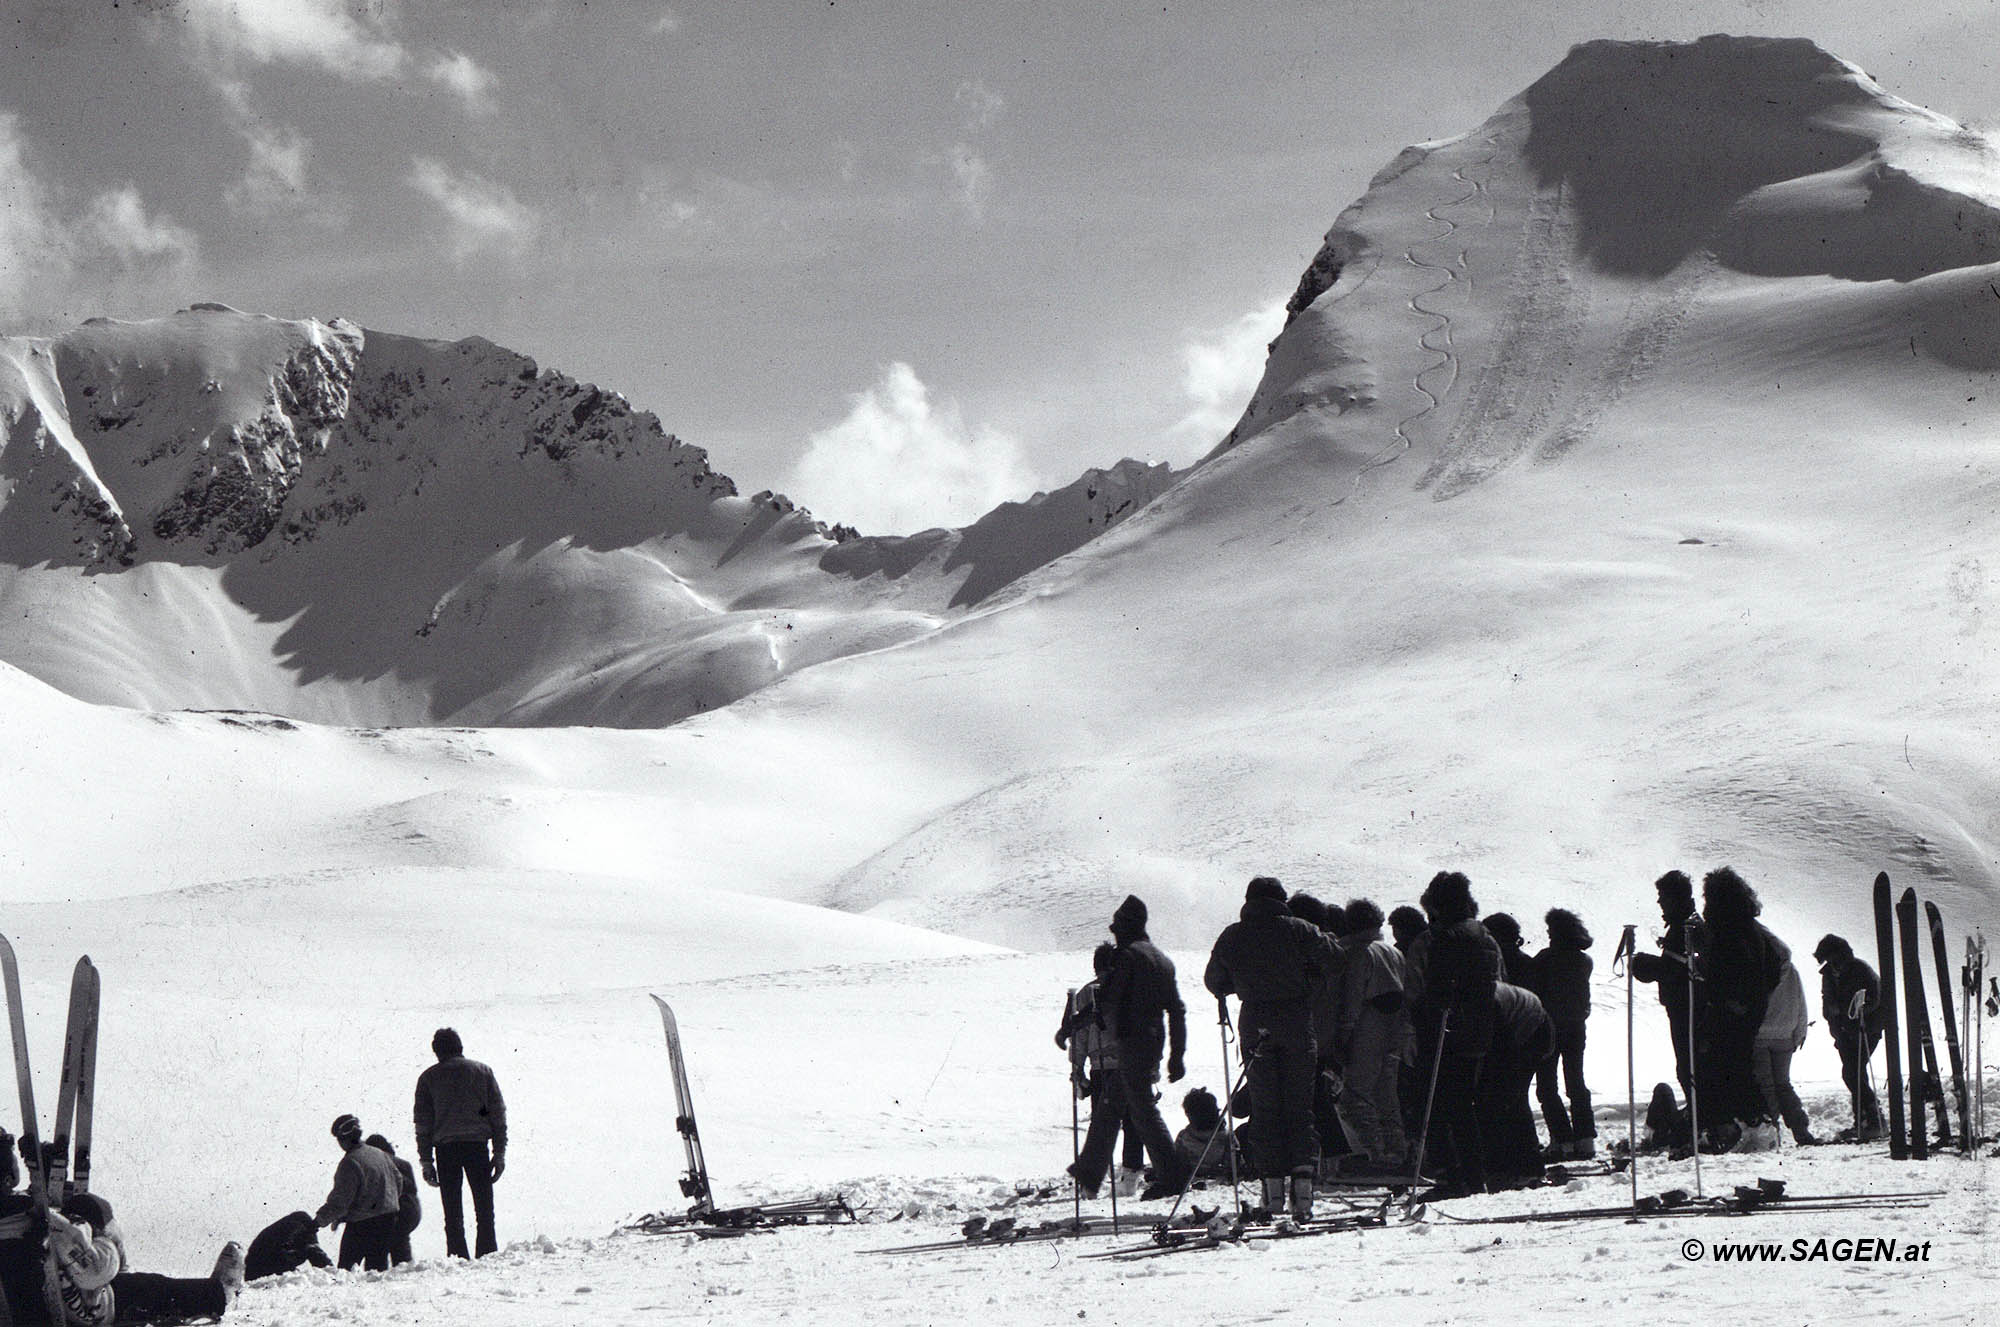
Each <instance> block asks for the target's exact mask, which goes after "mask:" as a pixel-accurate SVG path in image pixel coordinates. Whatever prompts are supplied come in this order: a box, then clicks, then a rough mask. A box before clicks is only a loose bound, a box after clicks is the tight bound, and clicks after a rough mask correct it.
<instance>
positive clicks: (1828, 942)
mask: <svg viewBox="0 0 2000 1327" xmlns="http://www.w3.org/2000/svg"><path fill="white" fill-rule="evenodd" d="M1813 958H1814V959H1815V960H1817V961H1818V963H1819V977H1820V1013H1821V1014H1822V1015H1824V1016H1825V1018H1826V1030H1827V1032H1828V1033H1830V1034H1831V1035H1832V1037H1833V1044H1834V1048H1835V1049H1836V1050H1838V1051H1839V1052H1840V1077H1841V1081H1842V1082H1844V1083H1846V1084H1847V1092H1848V1095H1849V1097H1851V1098H1854V1099H1856V1100H1858V1101H1859V1103H1860V1109H1859V1112H1858V1113H1859V1116H1860V1129H1859V1132H1858V1134H1856V1135H1855V1141H1857V1142H1873V1141H1875V1140H1876V1139H1878V1138H1880V1137H1881V1136H1882V1132H1883V1130H1882V1104H1881V1102H1879V1101H1877V1100H1876V1098H1875V1089H1874V1088H1872V1087H1870V1086H1869V1083H1868V1058H1869V1057H1870V1056H1871V1055H1873V1054H1874V1053H1875V1043H1877V1042H1879V1041H1880V1040H1881V1039H1882V982H1881V979H1880V978H1879V977H1877V976H1876V975H1875V969H1873V968H1871V967H1869V966H1868V965H1867V964H1866V963H1864V962H1863V961H1862V960H1861V959H1859V958H1857V957H1855V954H1854V948H1853V946H1852V945H1849V944H1848V943H1847V941H1845V940H1843V939H1841V938H1840V937H1839V936H1837V935H1828V936H1825V937H1823V938H1822V939H1821V940H1820V942H1819V944H1818V945H1817V946H1816V947H1815V948H1814V949H1813ZM1857 995H1859V996H1861V1001H1862V1003H1861V1017H1860V1018H1859V1019H1857V1018H1855V1017H1854V1016H1853V1015H1852V1014H1851V1013H1850V1012H1849V1011H1850V1010H1852V1009H1853V1008H1854V999H1855V996H1857Z"/></svg>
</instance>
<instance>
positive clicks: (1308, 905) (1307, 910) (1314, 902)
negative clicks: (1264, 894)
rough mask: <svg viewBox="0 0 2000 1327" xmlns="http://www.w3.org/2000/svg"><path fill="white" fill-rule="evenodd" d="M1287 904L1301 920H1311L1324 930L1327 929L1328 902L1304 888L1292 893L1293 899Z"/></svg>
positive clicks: (1293, 914)
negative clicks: (1322, 900)
mask: <svg viewBox="0 0 2000 1327" xmlns="http://www.w3.org/2000/svg"><path fill="white" fill-rule="evenodd" d="M1285 906H1286V907H1288V908H1290V909H1291V910H1292V916H1294V917H1297V918H1298V919H1299V920H1300V921H1307V922H1311V923H1312V924H1313V925H1314V926H1317V927H1319V928H1320V929H1321V930H1322V931H1323V930H1325V929H1326V904H1324V903H1322V902H1320V901H1319V900H1318V899H1317V898H1314V897H1313V896H1312V895H1311V894H1308V893H1306V892H1305V891H1304V890H1300V891H1299V892H1298V893H1296V894H1294V895H1292V897H1291V901H1290V902H1289V903H1287V904H1286V905H1285Z"/></svg>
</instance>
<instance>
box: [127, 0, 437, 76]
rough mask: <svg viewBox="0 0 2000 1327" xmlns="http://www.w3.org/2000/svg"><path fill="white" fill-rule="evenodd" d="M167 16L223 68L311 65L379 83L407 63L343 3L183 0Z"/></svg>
mask: <svg viewBox="0 0 2000 1327" xmlns="http://www.w3.org/2000/svg"><path fill="white" fill-rule="evenodd" d="M377 9H378V12H379V6H378V7H377ZM165 12H166V13H168V14H170V15H172V16H173V17H176V18H178V19H180V21H181V22H182V23H183V24H185V25H186V28H187V30H188V33H189V35H190V36H192V37H193V38H194V39H195V40H196V42H197V43H198V44H199V45H201V46H202V47H204V48H205V49H206V50H207V51H209V52H210V53H211V54H212V55H213V56H214V57H216V58H217V59H218V60H219V61H221V62H222V63H223V64H224V65H225V66H233V64H234V62H235V61H237V60H249V61H251V62H253V63H255V64H302V65H313V66H316V67H318V68H320V69H324V70H326V71H328V72H329V73H333V74H338V75H340V76H341V77H343V78H350V79H362V80H378V79H387V78H393V77H394V76H395V75H396V74H398V73H400V72H401V71H402V70H403V67H404V66H405V65H406V64H407V63H408V62H409V52H407V51H406V50H404V49H403V47H402V45H401V44H400V43H398V42H397V41H395V40H394V39H393V38H392V37H390V36H389V35H388V34H387V33H386V32H384V31H383V30H382V29H381V28H380V27H378V26H377V25H375V24H374V23H372V22H370V21H369V20H368V19H367V18H365V17H363V16H361V15H359V14H357V13H356V11H355V9H354V8H353V7H352V6H349V5H347V4H345V3H343V2H342V0H184V3H183V4H181V5H180V6H178V7H175V8H172V9H169V10H167V11H165Z"/></svg>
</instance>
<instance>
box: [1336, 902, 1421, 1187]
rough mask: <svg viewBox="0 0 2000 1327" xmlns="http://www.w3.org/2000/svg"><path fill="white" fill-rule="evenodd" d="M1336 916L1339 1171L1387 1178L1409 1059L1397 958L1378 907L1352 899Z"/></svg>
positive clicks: (1398, 1156)
mask: <svg viewBox="0 0 2000 1327" xmlns="http://www.w3.org/2000/svg"><path fill="white" fill-rule="evenodd" d="M1342 916H1343V920H1344V922H1345V925H1344V927H1343V930H1344V934H1343V935H1342V936H1341V937H1340V948H1341V950H1342V953H1343V955H1344V956H1345V960H1346V970H1345V972H1344V973H1343V974H1342V978H1343V979H1342V982H1341V1000H1340V1017H1339V1019H1338V1021H1337V1023H1336V1026H1335V1030H1334V1048H1335V1052H1336V1054H1337V1055H1338V1056H1339V1058H1340V1063H1341V1066H1342V1070H1343V1075H1342V1076H1343V1084H1344V1085H1343V1090H1342V1092H1341V1096H1340V1102H1339V1115H1340V1124H1341V1128H1342V1129H1343V1130H1344V1131H1345V1132H1346V1135H1347V1144H1348V1147H1349V1148H1350V1149H1351V1157H1352V1159H1351V1160H1350V1159H1348V1158H1342V1162H1343V1164H1342V1167H1341V1170H1342V1171H1343V1172H1344V1173H1346V1174H1350V1175H1352V1174H1369V1175H1388V1174H1394V1173H1397V1172H1400V1171H1401V1170H1402V1168H1403V1165H1404V1153H1405V1151H1406V1149H1407V1147H1408V1141H1407V1139H1406V1137H1405V1135H1404V1133H1403V1115H1402V1103H1401V1100H1400V1093H1399V1087H1400V1084H1399V1082H1398V1079H1399V1077H1400V1075H1401V1074H1402V1072H1403V1070H1404V1068H1405V1067H1406V1066H1407V1065H1408V1064H1409V1062H1410V1061H1411V1060H1412V1059H1414V1058H1415V1047H1414V1045H1413V1044H1412V1041H1411V1036H1410V1017H1409V1011H1408V1009H1407V1008H1406V1007H1405V1005H1404V995H1403V980H1404V977H1403V954H1402V951H1400V950H1398V949H1397V948H1396V947H1395V946H1394V945H1392V944H1390V943H1389V942H1388V941H1386V940H1384V939H1383V938H1382V909H1380V908H1378V907H1376V906H1375V904H1374V903H1373V902H1372V901H1370V900H1368V899H1365V898H1358V899H1354V900H1352V901H1351V902H1349V903H1348V905H1347V907H1346V908H1345V909H1343V910H1342Z"/></svg>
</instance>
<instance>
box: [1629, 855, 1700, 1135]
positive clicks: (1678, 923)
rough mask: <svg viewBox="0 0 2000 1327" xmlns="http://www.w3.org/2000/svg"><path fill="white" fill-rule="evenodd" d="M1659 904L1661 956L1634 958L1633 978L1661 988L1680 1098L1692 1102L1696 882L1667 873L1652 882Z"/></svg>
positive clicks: (1684, 874)
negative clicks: (1691, 967) (1691, 956)
mask: <svg viewBox="0 0 2000 1327" xmlns="http://www.w3.org/2000/svg"><path fill="white" fill-rule="evenodd" d="M1653 891H1654V893H1655V894H1656V895H1658V897H1659V901H1660V920H1661V921H1662V922H1664V923H1665V924H1666V932H1665V933H1664V934H1663V935H1661V936H1660V952H1659V953H1657V954H1634V955H1632V976H1633V978H1634V979H1635V980H1637V981H1648V982H1651V983H1653V985H1654V986H1656V987H1658V988H1659V992H1660V1008H1661V1009H1663V1010H1665V1011H1666V1015H1667V1033H1668V1035H1669V1036H1671V1037H1672V1038H1673V1042H1674V1076H1675V1077H1676V1078H1678V1079H1679V1080H1680V1085H1681V1096H1682V1098H1683V1099H1685V1100H1692V1094H1693V1092H1694V1022H1693V1015H1692V1012H1691V1010H1690V1006H1689V999H1690V997H1689V991H1688V987H1689V979H1688V972H1689V960H1688V954H1689V952H1690V951H1691V950H1692V949H1693V948H1694V946H1693V944H1692V943H1691V939H1692V937H1691V934H1690V931H1691V928H1692V927H1693V925H1694V923H1695V908H1694V881H1692V880H1690V879H1688V875H1687V872H1685V871H1668V872H1667V873H1666V874H1665V875H1663V876H1661V877H1660V878H1659V879H1658V880H1656V881H1654V882H1653Z"/></svg>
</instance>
